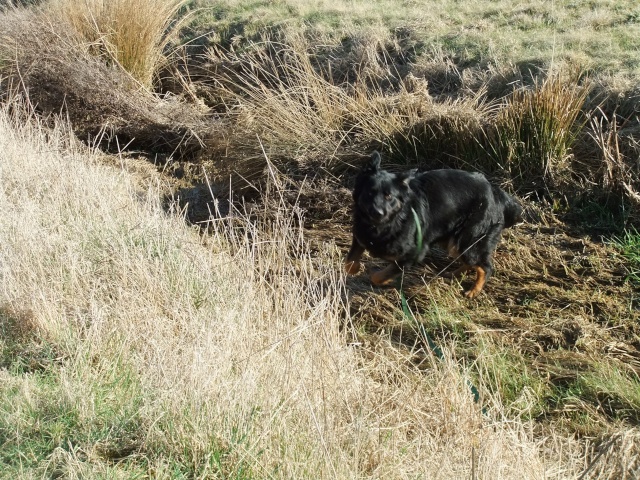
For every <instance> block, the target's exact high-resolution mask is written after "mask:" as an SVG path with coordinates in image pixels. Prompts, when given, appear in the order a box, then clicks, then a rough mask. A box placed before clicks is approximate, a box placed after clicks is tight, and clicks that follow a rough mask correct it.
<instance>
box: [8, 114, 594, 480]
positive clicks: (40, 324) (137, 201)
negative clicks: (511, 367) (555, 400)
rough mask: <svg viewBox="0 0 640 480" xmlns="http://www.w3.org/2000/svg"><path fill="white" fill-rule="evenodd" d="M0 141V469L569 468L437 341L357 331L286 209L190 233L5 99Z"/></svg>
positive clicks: (107, 473) (397, 471)
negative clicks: (424, 351)
mask: <svg viewBox="0 0 640 480" xmlns="http://www.w3.org/2000/svg"><path fill="white" fill-rule="evenodd" d="M18 110H19V109H18ZM0 146H1V147H0V148H1V151H2V152H3V162H2V169H1V170H0V175H1V177H2V178H1V184H2V190H1V192H2V194H1V196H0V200H1V208H2V210H3V212H5V213H4V214H3V216H2V228H1V229H0V231H1V232H2V239H1V241H0V245H2V258H3V263H2V285H3V288H2V298H1V299H0V304H1V305H2V310H1V312H0V319H1V324H0V325H1V328H2V333H3V335H2V344H1V347H2V348H1V349H0V352H1V355H2V357H1V365H2V373H1V374H2V378H3V381H2V388H1V391H0V405H1V409H2V416H1V418H2V420H1V424H0V432H1V437H0V438H1V443H2V452H3V453H2V456H0V463H1V465H2V468H1V470H2V472H3V473H2V475H3V478H16V477H19V478H40V477H42V476H60V475H62V476H65V477H67V478H79V477H81V476H82V477H86V476H91V477H92V478H97V477H109V478H131V476H142V477H145V476H147V475H148V476H152V477H153V478H182V477H185V476H186V477H191V478H220V477H224V478H227V477H233V478H356V477H358V478H380V477H385V478H410V477H413V476H415V475H420V476H423V475H424V476H427V477H432V476H433V477H440V476H445V477H466V476H469V475H470V474H471V468H472V464H473V462H475V467H474V468H476V469H477V470H476V471H477V472H480V473H482V475H483V476H487V477H492V478H498V477H502V478H513V477H514V476H515V475H516V474H518V475H519V476H522V472H526V473H524V478H539V477H540V476H544V475H546V476H547V477H548V478H566V477H567V476H571V475H573V473H571V472H574V473H575V472H577V471H579V470H580V468H582V467H583V466H584V463H583V462H584V460H581V458H583V455H584V450H583V448H582V447H579V445H577V444H576V443H575V442H573V441H572V440H570V439H568V438H567V439H563V438H562V437H557V438H554V439H553V442H546V441H545V442H540V441H538V440H535V438H534V436H533V430H532V426H531V425H530V424H528V423H527V422H516V423H514V422H512V421H510V420H509V419H508V418H506V417H503V416H502V413H501V412H502V409H501V407H500V400H499V399H498V398H495V399H493V400H492V402H495V403H494V405H493V407H492V413H491V416H485V415H483V414H482V412H481V409H480V407H479V406H478V405H477V404H474V402H473V398H472V395H471V394H470V392H469V391H468V387H467V385H466V383H465V382H466V379H467V378H468V377H467V375H468V374H467V373H466V372H465V370H464V369H460V368H459V366H458V365H457V364H456V362H455V361H454V360H453V358H452V357H451V356H450V354H448V353H447V355H446V357H445V360H444V361H437V360H436V359H435V358H434V359H432V361H431V368H430V369H429V370H428V371H420V370H418V369H416V368H415V367H412V366H411V363H408V362H407V360H408V359H405V358H404V355H405V354H403V353H402V351H401V350H399V349H398V348H396V347H394V345H393V343H392V342H391V341H390V340H391V339H387V340H385V339H380V340H379V341H377V342H376V344H375V345H360V346H356V345H354V344H353V343H352V342H351V340H349V339H350V338H352V337H353V332H351V328H352V322H351V319H350V316H349V314H348V311H347V309H346V306H345V297H344V294H345V291H344V288H345V286H344V280H343V278H342V277H341V276H340V275H339V274H337V272H338V271H339V269H337V268H336V265H337V264H338V263H339V261H340V259H339V257H338V256H337V255H336V253H337V252H336V251H335V250H334V249H332V248H328V249H327V250H326V251H324V252H320V253H319V254H320V255H321V256H322V261H321V262H319V261H318V258H317V255H318V252H316V253H315V254H314V258H313V261H312V258H311V255H310V253H309V250H308V247H307V244H306V242H305V237H304V233H303V232H302V231H301V230H300V229H299V228H298V227H296V226H295V224H296V223H298V221H297V216H298V215H299V214H300V212H296V211H290V210H286V209H285V208H284V207H283V209H282V210H281V211H280V212H279V213H278V214H277V215H276V218H275V219H273V218H272V219H271V220H269V221H268V222H266V223H262V222H258V223H257V224H256V223H249V222H248V220H247V219H246V218H244V217H243V216H242V215H235V216H233V217H232V218H230V219H229V220H226V221H222V222H221V223H220V225H218V227H216V228H214V231H215V233H214V234H213V235H212V236H211V237H208V238H207V239H206V241H203V239H201V238H200V237H199V236H198V235H197V234H196V233H195V232H194V231H193V230H191V229H190V228H188V227H187V226H185V225H184V223H183V222H182V220H181V219H180V218H179V217H175V216H173V215H168V214H167V213H165V211H164V210H163V209H162V208H161V206H160V203H159V194H158V190H157V186H156V185H154V184H151V185H148V184H137V183H136V182H135V177H132V176H131V174H130V173H127V172H126V171H125V170H120V169H114V168H108V167H105V166H103V165H102V164H101V161H100V154H98V153H96V152H90V151H87V150H86V149H85V148H83V147H81V146H79V145H77V144H76V143H75V142H74V141H73V140H71V139H69V138H68V136H67V131H66V130H65V129H64V128H62V127H60V126H58V127H56V128H55V129H54V130H53V131H51V130H44V129H43V127H41V126H40V125H39V124H38V123H37V122H36V121H34V119H33V118H32V119H30V120H28V119H26V118H24V117H15V116H12V115H11V114H9V112H8V110H7V109H6V108H5V109H4V110H3V111H2V112H1V113H0ZM34 179H37V181H34ZM318 265H324V267H320V268H318ZM445 399H446V401H444V400H445ZM426 452H428V454H426ZM568 452H572V453H571V455H569V456H567V453H568ZM472 459H475V460H473V461H472ZM516 472H518V473H516Z"/></svg>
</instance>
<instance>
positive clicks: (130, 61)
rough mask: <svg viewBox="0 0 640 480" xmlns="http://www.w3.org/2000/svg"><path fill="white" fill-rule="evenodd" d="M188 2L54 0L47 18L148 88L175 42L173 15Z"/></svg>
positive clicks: (177, 21)
mask: <svg viewBox="0 0 640 480" xmlns="http://www.w3.org/2000/svg"><path fill="white" fill-rule="evenodd" d="M186 3H187V0H135V1H131V0H109V1H103V0H80V1H73V0H72V1H70V0H54V1H53V2H52V3H51V4H50V5H49V8H50V15H51V16H52V17H53V18H57V19H58V21H63V22H65V23H68V24H69V25H71V27H72V28H73V29H74V30H75V31H76V33H77V34H78V35H79V36H80V38H81V39H82V40H83V41H85V42H86V43H87V44H90V45H91V46H92V49H93V51H94V52H95V53H96V54H98V55H105V56H106V58H107V60H108V61H110V62H116V63H118V64H119V65H121V66H122V68H124V70H126V71H127V72H129V73H130V74H131V75H132V76H133V77H134V78H135V79H137V80H138V81H139V82H140V83H142V85H144V86H146V87H150V86H151V85H152V83H153V81H154V80H155V78H154V76H155V75H156V74H157V73H158V71H159V69H160V68H161V67H162V66H164V63H165V62H166V57H165V52H164V50H165V48H166V47H167V45H168V44H169V43H170V42H171V41H173V40H175V39H176V38H177V33H178V27H179V25H180V21H179V20H178V19H177V18H176V14H177V13H178V12H179V11H180V9H181V8H182V7H183V6H184V5H185V4H186Z"/></svg>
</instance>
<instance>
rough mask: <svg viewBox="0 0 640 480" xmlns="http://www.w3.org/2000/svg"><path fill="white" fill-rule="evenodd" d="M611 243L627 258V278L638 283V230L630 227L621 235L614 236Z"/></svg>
mask: <svg viewBox="0 0 640 480" xmlns="http://www.w3.org/2000/svg"><path fill="white" fill-rule="evenodd" d="M613 244H614V245H615V246H616V247H617V248H618V249H620V252H621V253H622V255H623V256H624V258H625V259H626V260H627V269H628V276H627V279H628V280H629V281H631V282H633V283H634V284H637V285H640V232H638V230H637V229H636V228H635V227H631V228H630V229H628V230H625V232H624V234H623V235H622V236H620V237H614V240H613Z"/></svg>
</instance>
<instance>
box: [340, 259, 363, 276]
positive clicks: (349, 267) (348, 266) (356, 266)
mask: <svg viewBox="0 0 640 480" xmlns="http://www.w3.org/2000/svg"><path fill="white" fill-rule="evenodd" d="M344 270H345V272H347V273H348V274H349V275H357V274H358V272H359V271H360V262H355V261H354V262H345V263H344Z"/></svg>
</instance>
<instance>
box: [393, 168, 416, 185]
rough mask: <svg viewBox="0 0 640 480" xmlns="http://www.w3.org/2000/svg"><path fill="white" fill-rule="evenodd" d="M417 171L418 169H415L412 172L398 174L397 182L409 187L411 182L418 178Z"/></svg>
mask: <svg viewBox="0 0 640 480" xmlns="http://www.w3.org/2000/svg"><path fill="white" fill-rule="evenodd" d="M417 171H418V169H417V168H414V169H412V170H407V171H406V172H402V173H398V174H397V175H396V181H397V182H398V184H399V185H401V186H404V187H408V186H409V182H411V180H412V179H413V177H415V176H416V173H417Z"/></svg>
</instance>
